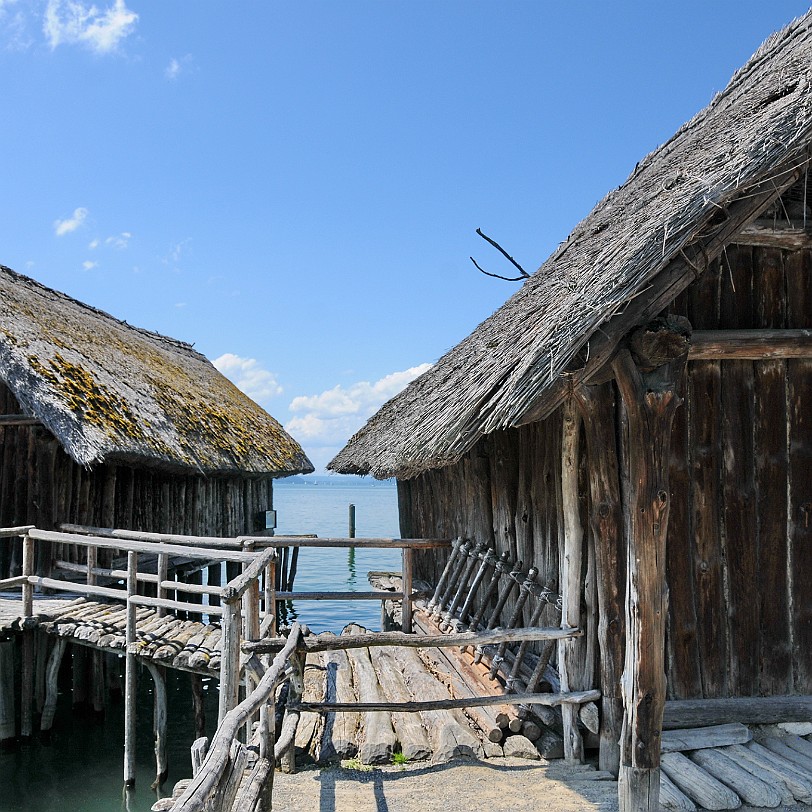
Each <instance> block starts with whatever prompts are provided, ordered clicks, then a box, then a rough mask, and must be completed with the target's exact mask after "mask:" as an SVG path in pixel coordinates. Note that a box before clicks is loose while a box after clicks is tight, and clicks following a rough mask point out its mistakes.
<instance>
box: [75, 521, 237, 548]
mask: <svg viewBox="0 0 812 812" xmlns="http://www.w3.org/2000/svg"><path fill="white" fill-rule="evenodd" d="M59 529H60V530H62V531H63V532H65V533H76V534H80V535H85V536H98V537H100V538H110V539H125V540H127V541H148V542H153V543H154V542H160V543H161V544H186V545H190V546H198V547H217V548H220V547H222V548H226V549H228V548H231V549H235V550H239V549H242V546H243V545H242V543H241V542H240V540H239V539H234V538H222V537H220V536H181V535H177V534H174V533H151V532H147V531H145V530H121V529H118V528H114V527H93V526H91V525H84V524H67V523H66V524H60V525H59Z"/></svg>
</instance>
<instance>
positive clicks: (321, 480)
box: [274, 474, 396, 488]
mask: <svg viewBox="0 0 812 812" xmlns="http://www.w3.org/2000/svg"><path fill="white" fill-rule="evenodd" d="M290 486H295V487H325V488H394V487H395V486H396V480H394V479H373V478H372V477H368V476H353V475H349V474H333V475H328V476H325V475H318V474H296V475H295V476H289V477H284V478H282V479H276V480H274V487H275V488H276V487H290Z"/></svg>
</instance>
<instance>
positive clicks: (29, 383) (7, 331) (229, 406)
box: [0, 266, 313, 476]
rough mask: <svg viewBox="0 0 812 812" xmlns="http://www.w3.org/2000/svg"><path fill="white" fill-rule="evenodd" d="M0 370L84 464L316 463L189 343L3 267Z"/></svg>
mask: <svg viewBox="0 0 812 812" xmlns="http://www.w3.org/2000/svg"><path fill="white" fill-rule="evenodd" d="M0 379H2V380H3V381H4V382H5V383H6V385H7V386H8V387H9V389H10V390H11V391H12V392H13V394H14V395H15V397H16V398H17V400H18V401H19V403H20V405H21V407H22V408H23V410H24V411H25V412H26V413H27V414H29V415H31V416H32V417H35V418H37V419H38V420H40V421H41V422H42V423H43V425H45V426H46V428H48V429H49V430H50V431H51V432H52V433H53V434H54V436H55V437H56V438H57V439H58V440H59V442H60V443H61V445H62V447H63V448H64V449H65V451H66V452H67V453H68V454H69V455H70V456H71V457H72V458H73V459H74V460H75V461H76V462H77V463H79V464H81V465H87V466H93V465H96V464H99V463H106V462H123V463H133V464H147V465H153V466H160V467H163V468H174V469H178V470H187V471H188V470H192V471H199V472H203V473H207V474H215V473H216V474H253V475H272V476H284V475H287V474H293V473H307V472H310V471H312V470H313V466H312V465H311V463H310V460H308V459H307V457H306V456H305V454H304V452H303V451H302V449H301V447H300V446H299V444H298V443H297V442H296V441H295V440H294V439H293V438H292V437H290V435H288V434H287V433H286V432H285V431H284V429H283V428H282V427H281V426H280V425H279V423H278V422H277V421H276V420H274V419H273V418H272V417H271V416H270V415H269V414H268V413H267V412H265V411H264V410H263V409H261V408H260V407H259V406H257V404H256V403H254V402H253V401H252V400H251V399H250V398H249V397H247V396H246V395H244V394H243V393H242V392H241V391H240V390H239V389H237V387H235V386H234V385H233V384H232V383H231V382H230V381H228V380H227V379H226V378H224V377H223V376H222V375H221V374H220V373H219V372H218V371H217V370H216V369H215V368H214V367H213V366H212V364H211V363H210V362H209V361H208V360H207V359H206V358H205V357H204V356H202V355H201V354H200V353H198V352H196V351H195V350H194V349H192V347H191V346H190V345H188V344H184V343H183V342H180V341H175V340H173V339H171V338H166V337H164V336H161V335H158V334H157V333H151V332H148V331H146V330H140V329H138V328H136V327H132V326H131V325H129V324H126V323H125V322H122V321H119V320H118V319H115V318H113V317H112V316H110V315H108V314H107V313H103V312H102V311H100V310H96V309H94V308H92V307H88V306H87V305H84V304H82V303H81V302H77V301H76V300H75V299H71V298H70V297H69V296H66V295H64V294H62V293H58V292H57V291H54V290H51V289H50V288H46V287H44V286H43V285H40V284H39V283H38V282H35V281H34V280H32V279H29V278H28V277H25V276H21V275H20V274H17V273H15V272H14V271H12V270H10V269H9V268H5V267H3V266H0Z"/></svg>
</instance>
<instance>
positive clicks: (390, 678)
mask: <svg viewBox="0 0 812 812" xmlns="http://www.w3.org/2000/svg"><path fill="white" fill-rule="evenodd" d="M369 656H370V659H371V660H372V665H373V667H374V668H375V671H376V672H377V674H378V681H379V683H380V686H381V688H382V689H383V691H384V694H385V695H386V698H387V699H389V700H391V701H392V702H408V701H410V700H411V699H413V697H412V695H411V694H410V693H409V689H408V688H407V687H406V683H405V682H404V681H403V677H402V676H401V674H400V671H399V670H398V667H397V663H396V662H395V658H394V655H393V653H392V651H391V649H388V648H372V649H369ZM392 726H393V727H394V729H395V734H396V736H397V742H398V747H399V752H400V753H402V754H403V756H404V757H405V758H407V759H408V760H409V761H422V760H423V759H426V758H429V757H430V756H431V745H430V744H429V740H428V736H427V735H426V731H425V729H424V728H423V725H422V724H421V723H420V719H419V718H418V717H417V716H416V715H415V714H413V713H399V712H398V711H393V712H392Z"/></svg>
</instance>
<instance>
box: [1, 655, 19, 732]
mask: <svg viewBox="0 0 812 812" xmlns="http://www.w3.org/2000/svg"><path fill="white" fill-rule="evenodd" d="M16 735H17V729H16V723H15V721H14V641H13V640H0V744H2V743H3V742H5V741H9V740H13V739H14V738H15V737H16Z"/></svg>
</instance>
